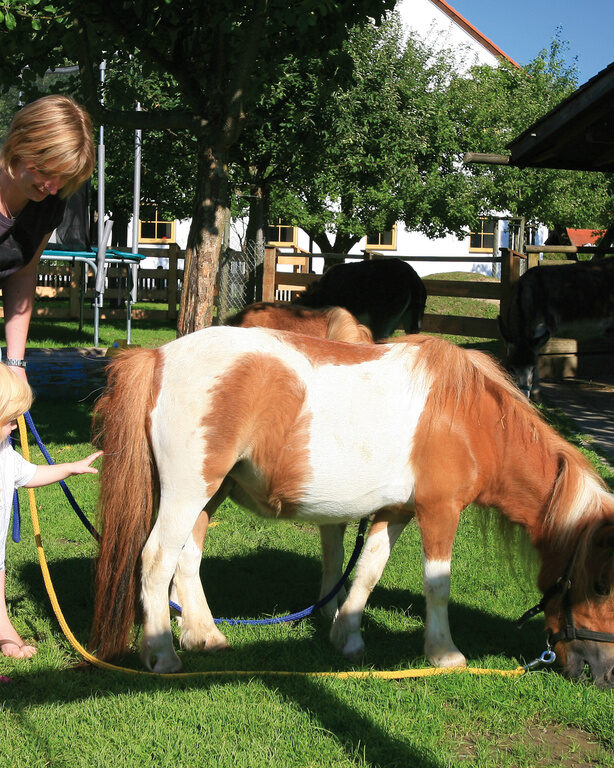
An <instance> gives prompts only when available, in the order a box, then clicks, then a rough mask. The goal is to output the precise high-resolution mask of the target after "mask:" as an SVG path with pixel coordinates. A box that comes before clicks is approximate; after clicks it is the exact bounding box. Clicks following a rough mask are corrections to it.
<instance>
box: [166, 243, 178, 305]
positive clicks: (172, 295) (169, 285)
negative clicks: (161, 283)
mask: <svg viewBox="0 0 614 768" xmlns="http://www.w3.org/2000/svg"><path fill="white" fill-rule="evenodd" d="M178 258H179V246H178V245H177V243H171V244H170V245H169V248H168V279H167V282H166V292H167V301H168V310H167V317H168V319H169V320H176V319H177V260H178Z"/></svg>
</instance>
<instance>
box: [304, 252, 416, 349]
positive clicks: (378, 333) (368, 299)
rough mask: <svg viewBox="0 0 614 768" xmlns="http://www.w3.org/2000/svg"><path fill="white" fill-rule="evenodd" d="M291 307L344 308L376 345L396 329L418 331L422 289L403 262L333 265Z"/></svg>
mask: <svg viewBox="0 0 614 768" xmlns="http://www.w3.org/2000/svg"><path fill="white" fill-rule="evenodd" d="M294 303H295V304H301V305H303V306H305V307H316V308H318V307H333V306H337V307H345V309H347V310H349V311H350V312H351V313H352V314H353V315H354V316H355V317H356V318H357V319H358V320H359V321H360V322H361V323H364V324H365V325H366V326H368V327H369V328H370V329H371V333H372V334H373V338H374V340H375V341H378V340H380V339H386V338H388V337H389V336H391V335H392V333H393V332H394V331H395V329H396V328H399V327H402V328H403V329H404V330H405V333H418V332H419V331H420V326H421V324H422V318H423V316H424V305H425V304H426V289H425V288H424V283H423V282H422V280H421V279H420V277H419V276H418V274H417V272H416V271H415V269H414V268H413V267H411V266H410V265H409V264H408V263H407V262H405V261H402V260H401V259H376V260H374V261H358V262H351V263H349V264H335V265H334V266H333V267H331V268H330V269H327V270H326V272H325V273H324V274H323V275H322V277H321V278H320V279H319V280H317V281H316V282H314V283H312V284H311V285H310V286H308V288H307V290H306V291H305V292H304V293H302V294H301V295H300V296H299V298H298V299H296V301H295V302H294Z"/></svg>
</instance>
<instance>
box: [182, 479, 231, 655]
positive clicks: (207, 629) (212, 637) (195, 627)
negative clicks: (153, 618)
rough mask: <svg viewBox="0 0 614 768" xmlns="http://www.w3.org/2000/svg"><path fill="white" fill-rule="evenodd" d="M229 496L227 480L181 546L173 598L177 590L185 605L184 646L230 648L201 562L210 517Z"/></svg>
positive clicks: (212, 649) (210, 649)
mask: <svg viewBox="0 0 614 768" xmlns="http://www.w3.org/2000/svg"><path fill="white" fill-rule="evenodd" d="M226 496H227V485H226V484H224V485H223V486H222V488H220V490H219V491H218V492H217V493H216V494H215V496H214V497H213V498H212V499H211V501H210V502H209V503H208V504H207V506H206V507H205V509H204V510H203V511H202V512H201V513H200V515H199V517H198V520H197V521H196V523H195V525H194V528H193V529H192V534H191V535H190V536H188V540H187V542H186V544H185V546H184V547H183V549H182V550H181V554H180V555H179V561H178V562H177V569H176V570H175V577H174V579H173V587H172V590H171V600H172V599H173V592H176V594H177V600H176V601H173V602H179V604H180V605H181V622H180V625H181V637H180V640H179V642H180V645H181V647H182V648H187V649H188V650H197V649H204V650H206V651H220V650H223V649H224V648H228V641H227V640H226V638H225V636H224V635H223V634H222V632H220V630H219V629H218V628H217V626H216V625H215V621H214V619H213V616H212V614H211V610H210V608H209V604H208V603H207V598H206V597H205V592H204V590H203V585H202V582H201V580H200V564H201V562H202V552H203V546H204V543H205V537H206V535H207V528H208V526H209V521H210V520H211V518H212V517H213V514H214V513H215V510H216V509H217V508H218V506H219V505H220V504H221V503H222V501H223V500H224V499H225V498H226Z"/></svg>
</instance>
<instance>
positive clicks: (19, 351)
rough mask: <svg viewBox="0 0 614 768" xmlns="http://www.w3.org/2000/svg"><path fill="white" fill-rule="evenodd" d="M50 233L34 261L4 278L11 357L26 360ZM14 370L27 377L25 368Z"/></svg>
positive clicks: (6, 335)
mask: <svg viewBox="0 0 614 768" xmlns="http://www.w3.org/2000/svg"><path fill="white" fill-rule="evenodd" d="M50 237H51V232H49V234H48V235H45V237H44V238H43V240H42V242H41V244H40V246H39V248H38V250H37V251H36V253H35V254H34V256H33V257H32V259H31V260H30V262H28V264H26V266H25V267H23V269H20V270H19V271H18V272H14V273H13V274H12V275H9V276H8V277H6V278H5V279H4V280H3V282H2V304H3V306H4V335H5V338H6V352H7V357H12V358H14V359H17V360H23V357H24V354H25V351H26V341H27V339H28V330H29V328H30V319H31V317H32V310H33V309H34V295H35V292H36V277H37V273H38V263H39V261H40V257H41V255H42V253H43V251H44V250H45V247H46V245H47V242H48V240H49V238H50ZM14 371H15V372H16V373H18V374H21V375H23V376H24V378H25V369H23V368H14Z"/></svg>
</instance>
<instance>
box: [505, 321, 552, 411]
mask: <svg viewBox="0 0 614 768" xmlns="http://www.w3.org/2000/svg"><path fill="white" fill-rule="evenodd" d="M498 320H499V332H500V334H501V338H502V339H503V343H504V344H505V367H506V368H507V370H508V371H509V372H510V374H511V375H512V376H513V378H514V381H515V382H516V384H517V386H518V388H519V389H520V390H521V391H522V392H523V394H525V395H526V396H527V397H530V396H531V391H532V390H533V388H534V385H535V384H536V383H537V376H536V365H537V356H538V355H539V352H540V350H541V349H542V348H543V347H544V346H545V344H546V342H547V341H548V339H549V338H550V333H549V332H548V330H547V329H544V328H540V329H539V332H538V333H537V335H535V336H531V338H528V337H526V336H525V335H524V334H513V333H511V332H510V330H509V329H508V328H507V327H506V325H505V323H504V322H503V319H502V317H501V315H499V318H498Z"/></svg>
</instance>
